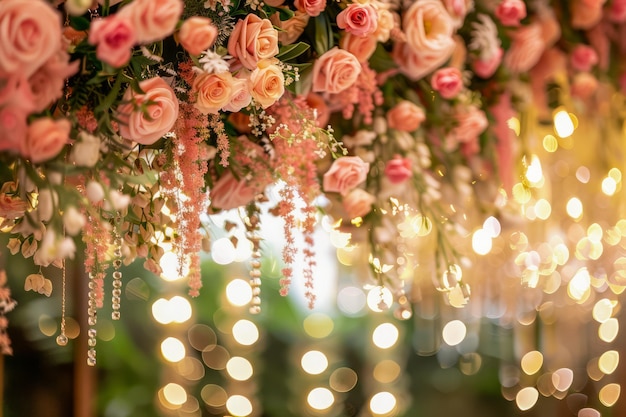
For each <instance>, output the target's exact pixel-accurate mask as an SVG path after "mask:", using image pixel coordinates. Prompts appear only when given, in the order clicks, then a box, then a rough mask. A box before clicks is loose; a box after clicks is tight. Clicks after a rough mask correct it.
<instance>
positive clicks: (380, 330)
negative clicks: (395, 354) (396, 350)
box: [372, 323, 400, 349]
mask: <svg viewBox="0 0 626 417" xmlns="http://www.w3.org/2000/svg"><path fill="white" fill-rule="evenodd" d="M399 334H400V333H399V331H398V328H397V327H396V326H394V325H393V324H391V323H382V324H380V325H378V326H377V327H376V328H375V329H374V332H373V333H372V341H373V342H374V345H376V346H377V347H379V348H381V349H389V348H390V347H392V346H393V345H395V344H396V342H397V341H398V336H399Z"/></svg>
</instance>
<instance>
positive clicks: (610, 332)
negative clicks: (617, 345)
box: [598, 318, 619, 343]
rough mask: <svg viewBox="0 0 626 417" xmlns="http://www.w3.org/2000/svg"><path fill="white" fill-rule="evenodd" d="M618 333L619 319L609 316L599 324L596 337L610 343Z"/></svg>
mask: <svg viewBox="0 0 626 417" xmlns="http://www.w3.org/2000/svg"><path fill="white" fill-rule="evenodd" d="M617 333H619V321H617V319H616V318H610V319H608V320H607V321H605V322H604V323H602V324H601V325H600V327H599V328H598V337H599V338H600V340H602V341H603V342H606V343H611V342H612V341H613V340H615V338H616V337H617Z"/></svg>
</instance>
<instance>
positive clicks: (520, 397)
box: [515, 387, 539, 411]
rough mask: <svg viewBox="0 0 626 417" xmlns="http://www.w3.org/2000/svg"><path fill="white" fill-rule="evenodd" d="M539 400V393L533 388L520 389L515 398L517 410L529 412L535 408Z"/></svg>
mask: <svg viewBox="0 0 626 417" xmlns="http://www.w3.org/2000/svg"><path fill="white" fill-rule="evenodd" d="M538 399H539V391H537V389H535V388H534V387H526V388H522V389H521V390H520V391H519V392H518V393H517V395H516V396H515V403H516V404H517V408H519V409H520V410H522V411H526V410H530V409H531V408H533V407H534V406H535V404H536V403H537V400H538Z"/></svg>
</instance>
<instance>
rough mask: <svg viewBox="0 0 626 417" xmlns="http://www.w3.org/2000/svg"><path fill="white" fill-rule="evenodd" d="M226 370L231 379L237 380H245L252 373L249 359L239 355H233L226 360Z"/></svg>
mask: <svg viewBox="0 0 626 417" xmlns="http://www.w3.org/2000/svg"><path fill="white" fill-rule="evenodd" d="M226 371H227V372H228V375H230V377H231V378H232V379H234V380H237V381H247V380H248V379H250V378H251V377H252V374H253V373H254V370H253V368H252V364H251V363H250V361H248V360H247V359H246V358H242V357H240V356H233V357H232V358H230V359H229V360H228V362H226Z"/></svg>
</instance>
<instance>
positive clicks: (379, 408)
mask: <svg viewBox="0 0 626 417" xmlns="http://www.w3.org/2000/svg"><path fill="white" fill-rule="evenodd" d="M396 403H397V400H396V397H395V396H394V395H393V394H392V393H390V392H386V391H383V392H379V393H377V394H375V395H374V396H373V397H372V399H371V400H370V410H372V413H374V414H388V413H390V412H391V411H393V409H394V408H396Z"/></svg>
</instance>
